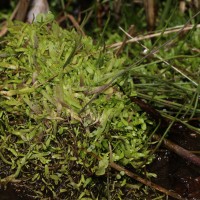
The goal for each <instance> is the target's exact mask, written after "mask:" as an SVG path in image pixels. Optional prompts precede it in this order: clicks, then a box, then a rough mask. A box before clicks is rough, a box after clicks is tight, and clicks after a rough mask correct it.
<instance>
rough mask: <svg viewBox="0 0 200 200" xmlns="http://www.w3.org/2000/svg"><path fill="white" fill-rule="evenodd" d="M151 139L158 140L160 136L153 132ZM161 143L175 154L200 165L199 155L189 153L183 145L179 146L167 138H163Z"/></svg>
mask: <svg viewBox="0 0 200 200" xmlns="http://www.w3.org/2000/svg"><path fill="white" fill-rule="evenodd" d="M153 139H155V140H157V141H159V140H160V139H161V137H160V136H159V135H156V134H154V135H153ZM163 145H164V146H165V147H166V148H167V149H169V150H171V151H173V152H174V153H176V154H177V155H179V156H181V157H182V158H184V159H186V160H187V161H189V162H191V163H193V164H195V165H197V166H199V167H200V157H198V156H196V155H195V154H193V153H191V152H190V151H188V150H186V149H184V148H183V147H180V146H179V145H177V144H175V143H173V142H171V141H170V140H168V139H163Z"/></svg>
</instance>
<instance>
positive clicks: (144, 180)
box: [110, 162, 183, 200]
mask: <svg viewBox="0 0 200 200" xmlns="http://www.w3.org/2000/svg"><path fill="white" fill-rule="evenodd" d="M110 166H111V167H112V168H113V169H115V170H117V171H124V173H125V174H126V175H127V176H129V177H131V178H133V179H135V180H137V181H139V182H140V183H142V184H144V185H147V186H149V187H151V188H153V189H155V190H157V191H159V192H162V193H163V194H165V195H167V196H170V197H173V198H175V199H179V200H183V198H182V197H181V196H180V195H179V194H177V193H176V192H173V191H170V190H167V189H166V188H163V187H161V186H159V185H157V184H155V183H152V182H151V181H149V180H146V179H143V178H141V177H140V176H138V175H137V174H134V173H133V172H131V171H129V170H127V169H125V168H124V167H122V166H120V165H118V164H116V163H114V162H111V163H110Z"/></svg>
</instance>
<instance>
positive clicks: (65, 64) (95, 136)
mask: <svg viewBox="0 0 200 200" xmlns="http://www.w3.org/2000/svg"><path fill="white" fill-rule="evenodd" d="M0 57H1V61H0V147H1V151H0V165H1V167H2V170H1V172H0V177H1V184H6V183H7V182H15V181H16V180H18V181H19V184H21V185H23V186H25V185H26V188H28V190H30V191H32V196H33V197H37V198H45V197H53V198H58V199H82V198H84V197H85V198H86V197H87V198H88V199H96V198H97V197H99V198H100V199H103V198H106V193H105V192H104V191H105V190H106V187H107V186H106V182H107V181H106V176H105V177H104V175H105V174H106V173H107V172H108V171H109V170H110V168H109V162H110V157H112V158H111V159H112V160H113V161H114V162H117V163H119V164H120V165H123V166H126V165H129V166H132V167H133V168H134V169H136V170H138V171H142V169H143V167H144V165H145V164H146V163H149V162H151V160H152V156H149V149H148V148H149V144H148V143H147V142H146V141H147V139H148V134H147V133H148V129H147V117H146V115H145V114H140V112H139V108H138V106H136V105H134V104H133V103H132V102H130V100H129V99H128V98H127V97H126V96H125V95H124V94H123V93H122V92H121V91H120V89H119V87H118V86H117V84H116V83H118V84H120V83H121V82H123V77H120V78H118V79H117V80H116V81H115V82H114V83H113V84H112V85H110V87H109V88H108V89H107V90H104V91H103V92H101V93H100V94H99V95H96V94H97V93H98V92H99V89H100V88H101V86H103V85H105V84H107V83H109V82H110V81H111V80H112V78H113V77H114V76H116V75H117V74H118V73H119V71H120V70H122V69H123V67H124V64H125V60H126V58H120V59H119V58H118V59H117V58H116V57H115V56H114V54H113V53H112V52H111V51H105V49H104V48H103V47H99V46H96V45H94V44H93V41H92V39H91V38H89V37H81V36H80V35H78V34H77V33H76V32H75V31H67V30H62V29H61V28H60V27H59V26H58V25H57V24H56V23H55V22H53V21H52V20H51V16H50V18H49V19H48V18H47V19H46V20H45V19H44V18H41V19H38V21H37V22H36V23H34V24H24V23H20V22H15V23H12V24H10V27H9V33H8V35H7V37H6V38H4V41H3V42H2V44H1V50H0ZM128 81H129V82H130V85H131V84H132V80H131V78H130V79H129V80H128ZM132 85H133V84H132ZM94 95H96V98H95V99H94V100H93V101H92V102H91V103H90V104H88V106H87V107H86V108H85V109H84V110H83V112H80V111H81V110H82V108H83V107H84V106H85V105H86V104H87V103H88V102H89V101H90V100H91V99H92V98H93V97H94ZM111 155H112V156H111ZM144 161H145V162H144ZM4 169H5V170H4ZM110 179H111V181H112V184H113V187H115V184H114V183H115V182H116V181H117V182H118V183H120V181H123V183H124V184H125V182H126V181H127V180H128V179H127V180H126V177H125V176H124V178H123V179H121V180H118V179H116V174H115V173H114V174H111V175H110ZM101 180H103V181H101ZM116 191H117V190H116ZM116 191H113V194H115V193H116ZM111 193H112V192H111ZM111 195H112V194H111ZM118 195H119V196H120V195H121V196H123V193H122V192H121V191H120V192H119V194H118Z"/></svg>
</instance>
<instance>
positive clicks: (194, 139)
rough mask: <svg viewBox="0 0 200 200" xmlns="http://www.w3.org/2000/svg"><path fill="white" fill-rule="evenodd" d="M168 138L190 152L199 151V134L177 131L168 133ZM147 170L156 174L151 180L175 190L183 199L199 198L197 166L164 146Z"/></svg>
mask: <svg viewBox="0 0 200 200" xmlns="http://www.w3.org/2000/svg"><path fill="white" fill-rule="evenodd" d="M169 139H170V140H171V141H173V142H174V143H176V144H178V145H180V146H181V147H183V148H185V149H187V150H189V151H191V152H194V153H195V152H196V153H200V135H194V134H189V133H185V132H181V131H177V132H176V134H172V135H169ZM196 155H198V154H196ZM149 170H150V171H151V172H154V173H156V174H157V178H154V179H152V182H154V183H156V184H158V185H160V186H162V187H165V188H167V189H169V190H173V191H175V192H177V193H178V194H180V195H181V197H182V198H183V199H187V200H200V168H199V167H198V166H196V165H194V164H192V163H190V162H189V161H187V160H185V159H183V158H181V157H180V156H178V155H176V154H175V153H173V152H171V151H169V150H168V149H166V148H161V149H160V150H159V151H158V152H157V154H156V159H155V160H154V162H153V163H152V164H151V165H150V166H149ZM171 199H172V198H171Z"/></svg>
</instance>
